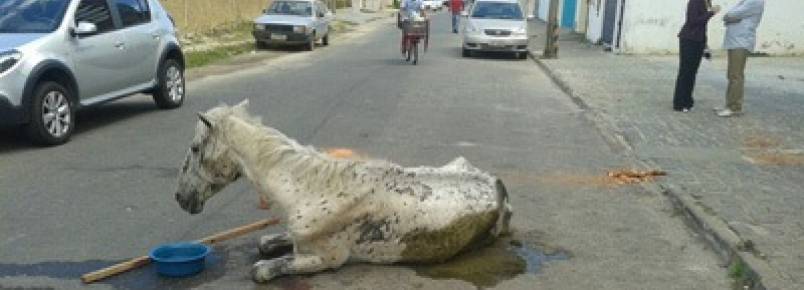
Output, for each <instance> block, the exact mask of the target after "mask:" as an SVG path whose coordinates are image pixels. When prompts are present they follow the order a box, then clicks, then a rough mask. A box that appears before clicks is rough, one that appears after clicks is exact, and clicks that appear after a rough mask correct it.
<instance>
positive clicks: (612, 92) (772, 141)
mask: <svg viewBox="0 0 804 290" xmlns="http://www.w3.org/2000/svg"><path fill="white" fill-rule="evenodd" d="M530 25H531V27H530V31H531V34H534V36H533V38H532V39H533V40H532V43H531V47H532V49H534V50H536V51H534V53H533V54H534V55H536V56H537V55H540V54H541V49H542V48H543V47H544V39H545V38H544V34H545V24H544V23H542V22H539V21H536V22H533V23H531V24H530ZM715 43H716V42H715V41H714V40H713V41H711V43H710V45H715ZM559 47H560V48H559V59H556V60H538V62H539V63H540V64H541V65H542V66H543V67H544V68H545V69H547V70H548V72H549V73H550V74H551V76H552V77H553V78H554V79H555V80H556V82H557V83H558V84H559V85H560V86H562V88H563V89H564V90H565V91H567V92H568V93H569V94H570V95H571V96H572V97H573V99H574V100H575V101H576V103H578V104H579V106H581V107H582V108H584V109H587V111H588V112H589V113H588V116H589V117H590V119H592V120H593V121H594V122H595V123H596V125H597V126H598V128H599V129H600V131H601V132H602V133H603V134H604V135H607V138H608V139H609V140H610V143H611V144H613V145H615V147H617V148H619V150H620V152H622V153H623V154H625V155H630V156H631V157H633V160H634V161H635V166H648V167H653V168H657V169H662V170H665V171H667V172H668V177H667V178H665V179H662V180H661V182H660V184H658V186H657V187H656V188H654V190H656V191H657V192H662V193H664V194H667V196H668V197H669V198H670V199H671V200H673V201H675V202H677V203H678V205H679V208H680V209H681V210H682V211H683V212H682V213H683V214H685V215H687V217H690V219H689V220H690V221H692V222H693V224H692V225H693V226H696V225H697V226H699V227H701V228H702V232H703V233H705V238H708V239H709V240H710V241H711V242H712V243H711V244H712V245H713V246H714V247H715V250H716V251H718V252H719V254H721V257H723V258H724V265H728V264H731V269H730V271H729V272H730V274H731V275H733V276H738V280H740V279H748V280H754V281H753V282H758V283H757V285H754V286H753V287H751V288H756V289H762V288H763V286H764V288H767V289H803V288H804V130H802V125H804V69H802V68H804V57H786V58H769V57H752V58H749V60H748V66H747V69H746V99H745V106H744V108H745V111H746V114H745V115H743V116H740V117H737V118H730V119H722V118H719V117H717V116H715V115H714V114H713V112H712V109H711V108H713V107H715V106H722V105H723V103H724V93H725V91H726V85H727V81H726V78H725V76H726V61H725V58H723V57H716V58H715V59H713V60H712V61H711V62H708V61H704V63H703V64H702V65H701V69H700V72H699V74H698V82H697V86H696V88H695V95H694V98H695V101H696V103H695V105H696V106H695V109H694V110H693V111H692V112H690V113H677V112H674V111H673V110H672V94H673V87H674V84H675V77H676V74H677V69H678V57H677V56H626V55H616V54H613V53H608V52H604V50H603V48H602V47H600V46H593V45H590V44H588V43H586V42H584V41H583V37H582V36H580V35H572V34H563V35H562V40H560V41H559ZM734 258H738V259H734ZM742 262H744V263H747V265H748V266H749V267H747V268H746V269H748V271H741V270H740V269H741V268H744V267H740V266H737V264H739V263H742ZM753 271H756V274H758V276H759V278H757V277H752V276H753V275H752V274H754V273H752V272H753ZM750 283H751V281H748V284H750Z"/></svg>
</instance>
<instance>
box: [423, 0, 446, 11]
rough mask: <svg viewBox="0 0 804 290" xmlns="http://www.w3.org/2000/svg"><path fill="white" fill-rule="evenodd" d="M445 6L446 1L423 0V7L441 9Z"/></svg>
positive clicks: (434, 9)
mask: <svg viewBox="0 0 804 290" xmlns="http://www.w3.org/2000/svg"><path fill="white" fill-rule="evenodd" d="M442 6H444V1H442V0H424V1H422V8H424V9H426V10H433V11H436V10H440V9H441V7H442Z"/></svg>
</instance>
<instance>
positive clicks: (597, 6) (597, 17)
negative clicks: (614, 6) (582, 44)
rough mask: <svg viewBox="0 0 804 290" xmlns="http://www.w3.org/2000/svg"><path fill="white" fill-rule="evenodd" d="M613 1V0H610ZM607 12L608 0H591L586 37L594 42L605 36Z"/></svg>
mask: <svg viewBox="0 0 804 290" xmlns="http://www.w3.org/2000/svg"><path fill="white" fill-rule="evenodd" d="M609 1H612V0H609ZM605 13H606V0H589V17H588V18H587V22H588V23H589V24H588V26H587V29H586V39H588V40H589V41H590V42H592V43H598V42H600V39H601V38H602V37H603V17H604V14H605Z"/></svg>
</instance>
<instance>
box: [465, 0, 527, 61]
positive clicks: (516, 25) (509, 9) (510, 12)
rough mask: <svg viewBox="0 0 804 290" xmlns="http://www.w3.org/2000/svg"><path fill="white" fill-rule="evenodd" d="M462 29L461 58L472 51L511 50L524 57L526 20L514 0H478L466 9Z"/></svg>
mask: <svg viewBox="0 0 804 290" xmlns="http://www.w3.org/2000/svg"><path fill="white" fill-rule="evenodd" d="M463 15H464V16H465V17H468V19H467V20H466V25H465V26H464V30H463V49H462V52H463V53H462V54H463V56H464V57H468V56H470V55H471V53H472V52H473V51H504V52H512V53H514V54H515V55H516V56H517V57H518V58H522V59H524V58H526V57H527V51H528V32H527V29H528V28H527V27H528V25H527V21H526V18H525V17H523V16H522V9H521V7H520V6H519V2H517V1H516V0H477V1H476V2H475V3H474V5H472V7H471V8H470V11H469V12H464V13H463Z"/></svg>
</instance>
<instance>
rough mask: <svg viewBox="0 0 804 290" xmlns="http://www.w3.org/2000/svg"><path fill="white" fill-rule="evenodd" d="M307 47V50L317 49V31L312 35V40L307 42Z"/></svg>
mask: <svg viewBox="0 0 804 290" xmlns="http://www.w3.org/2000/svg"><path fill="white" fill-rule="evenodd" d="M305 49H307V51H313V50H315V32H314V33H313V35H311V36H310V41H309V42H307V45H306V46H305Z"/></svg>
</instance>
